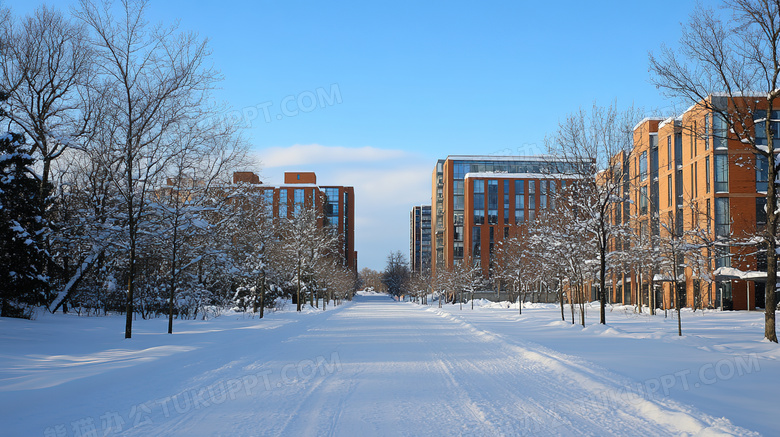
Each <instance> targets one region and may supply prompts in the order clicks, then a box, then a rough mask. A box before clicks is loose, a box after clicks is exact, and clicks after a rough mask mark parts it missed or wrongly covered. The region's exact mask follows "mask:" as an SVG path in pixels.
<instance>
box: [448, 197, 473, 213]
mask: <svg viewBox="0 0 780 437" xmlns="http://www.w3.org/2000/svg"><path fill="white" fill-rule="evenodd" d="M474 199H475V200H476V196H475V197H474ZM452 201H453V206H454V207H455V210H456V211H462V210H463V196H453V197H452Z"/></svg>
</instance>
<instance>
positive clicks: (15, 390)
mask: <svg viewBox="0 0 780 437" xmlns="http://www.w3.org/2000/svg"><path fill="white" fill-rule="evenodd" d="M470 308H471V307H470V306H468V305H465V306H464V307H463V310H460V309H459V306H452V305H449V306H446V307H445V308H443V309H439V308H437V307H435V306H431V307H426V306H420V305H417V304H412V303H408V302H395V301H393V300H392V299H390V298H388V297H387V296H383V295H361V296H358V297H356V298H355V300H354V302H352V303H347V304H345V305H342V306H339V307H336V308H333V307H329V308H328V311H324V312H323V311H321V310H319V311H314V310H312V311H308V312H307V313H305V314H298V313H295V312H294V311H292V312H291V311H284V312H277V313H273V314H270V315H269V316H268V317H266V318H265V319H262V320H259V319H256V318H250V317H242V316H241V315H240V314H235V313H232V314H226V315H223V316H221V317H219V318H217V319H213V320H209V321H176V324H175V326H174V331H175V333H174V334H173V335H167V334H164V332H165V330H166V326H167V325H166V321H165V320H163V319H157V320H148V321H144V320H139V321H137V322H136V324H135V326H134V337H133V338H132V339H130V340H125V339H123V338H122V337H123V327H124V323H123V319H122V318H121V317H76V316H70V315H69V316H62V315H56V316H51V315H48V316H42V317H40V318H39V319H38V320H36V321H26V320H11V319H0V423H2V425H0V434H1V435H4V436H5V435H8V436H36V435H37V436H41V435H43V436H98V435H99V436H108V435H133V436H163V435H165V436H167V435H187V436H190V435H224V436H237V435H346V436H353V435H479V436H485V435H518V434H523V435H535V434H540V435H599V436H600V435H643V436H644V435H681V434H688V435H695V434H717V433H721V434H732V435H750V434H751V431H757V432H760V433H761V434H764V435H773V434H775V433H776V429H777V427H776V426H775V418H776V416H774V415H773V413H774V412H775V411H777V393H778V388H779V387H780V382H778V378H777V375H778V371H779V370H780V365H779V364H778V363H780V360H779V358H780V349H779V348H778V346H777V345H774V344H770V343H768V342H763V341H761V340H760V338H761V332H762V326H763V325H762V323H763V321H762V320H763V319H762V315H761V314H759V313H745V312H740V313H736V312H733V313H719V312H705V313H702V312H697V313H695V314H693V313H684V314H683V330H684V333H685V334H686V335H685V336H684V337H682V338H677V336H676V321H675V320H673V319H671V318H669V319H664V318H663V315H660V316H656V317H649V316H645V315H634V314H632V313H628V312H626V311H625V309H624V308H614V309H613V310H612V311H611V312H610V313H609V314H608V322H609V326H607V327H603V326H595V325H594V326H588V327H586V328H584V329H583V328H580V327H577V326H572V325H570V324H568V323H564V322H561V321H560V313H559V311H558V310H557V308H555V307H554V306H549V305H536V306H535V308H525V309H524V310H523V315H522V316H518V315H517V309H516V307H515V308H514V309H512V308H502V307H501V306H500V305H496V304H484V305H477V308H476V309H475V310H473V311H472V310H471V309H470ZM566 317H567V320H568V318H569V314H568V313H567V315H566ZM594 317H597V310H596V309H595V308H593V309H592V310H591V313H590V314H589V319H588V322H589V323H592V322H593V321H594ZM556 320H557V321H556Z"/></svg>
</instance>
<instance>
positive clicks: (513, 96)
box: [4, 0, 707, 270]
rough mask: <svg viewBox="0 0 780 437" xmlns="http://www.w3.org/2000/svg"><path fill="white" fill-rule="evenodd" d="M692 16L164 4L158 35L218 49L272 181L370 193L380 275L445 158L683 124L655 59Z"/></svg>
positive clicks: (365, 249)
mask: <svg viewBox="0 0 780 437" xmlns="http://www.w3.org/2000/svg"><path fill="white" fill-rule="evenodd" d="M75 3H76V2H74V1H60V2H55V3H50V4H54V5H56V6H58V7H62V8H67V7H68V5H72V4H75ZM693 3H694V2H692V1H691V2H688V1H667V0H661V1H656V2H652V3H650V2H635V1H591V2H582V1H561V0H558V1H555V2H549V1H548V2H526V1H504V2H489V1H486V2H476V1H472V2H463V1H450V2H420V1H394V2H378V1H377V2H374V1H359V2H358V1H350V2H315V1H307V2H304V1H273V2H271V1H231V0H222V1H220V2H197V1H183V0H167V1H163V0H152V1H151V3H150V8H149V21H151V22H153V23H154V22H163V23H168V24H170V23H172V22H174V21H175V20H179V24H180V29H182V30H187V31H195V32H197V33H199V34H200V35H201V36H202V37H205V38H208V39H209V41H210V47H211V49H212V50H213V54H212V57H211V58H212V60H213V62H214V65H215V67H216V68H217V69H219V70H220V71H221V72H222V75H223V76H224V81H223V82H222V83H221V85H220V87H221V88H220V89H219V90H218V92H217V93H216V96H217V98H219V99H220V100H222V101H224V102H226V103H227V104H228V105H230V106H231V107H232V108H233V113H232V114H234V115H235V116H236V117H240V118H241V121H242V123H244V124H245V126H246V132H245V134H246V136H247V138H248V139H249V141H250V143H251V144H252V150H253V157H254V158H255V159H256V160H257V161H258V162H257V164H256V167H257V168H259V169H260V173H261V174H262V177H261V179H262V180H263V181H267V182H271V183H280V182H281V181H282V177H283V173H284V171H296V170H298V171H301V170H310V171H315V172H317V175H318V182H319V183H321V184H326V185H336V184H343V185H351V186H354V187H355V193H356V194H355V196H356V203H355V204H356V215H357V217H356V225H357V228H356V249H357V250H358V252H359V253H358V262H359V264H360V267H361V268H362V267H370V268H373V269H376V270H381V269H383V268H384V264H385V258H386V256H387V254H388V253H389V252H390V251H395V250H400V251H402V252H403V253H404V254H407V256H408V248H409V238H408V236H409V210H410V209H411V207H412V206H413V205H416V204H423V203H425V204H428V203H430V198H431V188H430V181H431V171H432V170H433V167H434V165H435V163H436V159H438V158H444V157H446V156H447V155H456V154H499V155H500V154H534V153H540V152H543V146H542V145H543V141H544V137H545V135H549V134H551V133H552V132H553V131H554V130H555V128H556V126H557V124H558V122H559V120H561V119H563V117H565V116H566V114H568V113H570V112H572V111H575V110H577V109H578V108H579V107H588V106H590V105H591V104H592V103H593V102H594V101H597V102H599V103H601V104H607V103H610V102H612V101H617V102H618V104H619V105H630V104H635V105H637V106H642V107H644V108H646V109H648V110H650V111H651V112H655V113H659V112H660V113H664V114H666V113H669V112H670V111H671V110H672V109H671V108H670V102H669V101H668V100H666V99H665V98H664V97H663V96H662V95H661V94H660V93H659V92H658V90H656V89H655V87H654V86H653V85H652V84H650V82H649V79H650V75H649V73H648V62H647V55H648V52H649V51H650V50H657V49H658V48H659V47H660V45H661V44H662V43H666V44H667V45H672V46H674V45H675V43H676V41H677V40H678V39H679V37H680V23H681V22H685V21H687V17H688V14H689V13H690V10H691V9H692V8H693ZM705 3H707V2H705ZM4 4H5V5H6V6H9V7H11V8H12V10H13V11H14V13H15V14H26V13H29V12H31V11H32V10H33V9H34V8H35V7H36V6H37V5H38V4H39V3H38V2H36V1H35V0H32V1H31V0H22V1H5V2H4ZM264 111H267V116H266V112H264Z"/></svg>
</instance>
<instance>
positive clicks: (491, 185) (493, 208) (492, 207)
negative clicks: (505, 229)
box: [487, 179, 498, 225]
mask: <svg viewBox="0 0 780 437" xmlns="http://www.w3.org/2000/svg"><path fill="white" fill-rule="evenodd" d="M487 183H488V184H487V185H488V223H489V224H491V225H495V224H498V181H497V180H495V179H491V180H489V181H487Z"/></svg>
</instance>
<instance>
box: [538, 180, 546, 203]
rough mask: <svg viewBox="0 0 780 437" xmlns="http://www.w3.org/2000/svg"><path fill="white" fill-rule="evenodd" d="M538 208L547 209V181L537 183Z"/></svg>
mask: <svg viewBox="0 0 780 437" xmlns="http://www.w3.org/2000/svg"><path fill="white" fill-rule="evenodd" d="M539 208H540V209H546V208H547V181H539Z"/></svg>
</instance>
